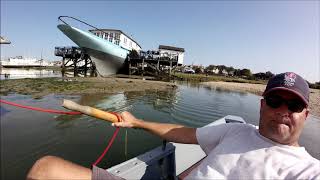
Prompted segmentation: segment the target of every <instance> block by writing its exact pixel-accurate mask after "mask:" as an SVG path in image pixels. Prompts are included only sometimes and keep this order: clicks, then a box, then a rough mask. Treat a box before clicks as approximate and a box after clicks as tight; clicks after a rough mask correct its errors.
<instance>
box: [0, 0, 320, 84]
mask: <svg viewBox="0 0 320 180" xmlns="http://www.w3.org/2000/svg"><path fill="white" fill-rule="evenodd" d="M61 15H67V16H73V17H76V18H79V19H81V20H84V21H86V22H88V23H89V24H92V25H94V26H96V27H99V28H114V29H120V30H122V31H124V32H125V33H126V34H128V35H131V36H132V37H133V38H134V39H135V40H136V41H137V42H138V43H139V44H140V45H141V46H142V48H143V49H144V50H149V49H157V48H158V46H159V44H162V45H171V46H177V47H182V48H185V50H186V53H185V60H184V62H185V64H192V63H193V64H197V65H199V64H202V65H205V66H207V65H209V64H213V65H226V66H233V67H234V68H239V69H242V68H249V69H251V70H252V72H253V73H257V72H266V71H271V72H273V73H281V72H285V71H294V72H296V73H298V74H300V75H302V76H303V77H304V78H306V79H307V80H308V81H310V82H316V81H320V62H319V61H320V54H319V49H320V35H319V34H320V1H316V0H315V1H226V2H224V1H190V0H189V1H173V2H171V1H152V2H149V1H120V2H117V1H84V0H81V1H27V2H26V1H3V0H1V36H5V37H7V38H8V39H9V40H10V41H11V42H12V44H11V45H1V58H5V57H11V56H17V55H23V56H29V57H38V58H40V56H41V51H42V54H43V57H44V58H46V59H50V60H59V59H60V58H59V57H55V56H54V47H55V46H70V45H74V43H73V42H72V41H70V40H69V39H68V38H67V37H66V36H65V35H64V34H63V33H62V32H60V31H59V30H58V29H57V27H56V26H57V25H58V23H59V22H58V16H61ZM69 22H70V23H71V24H72V25H76V27H79V26H78V24H77V23H74V24H73V22H72V21H69ZM83 28H84V27H83Z"/></svg>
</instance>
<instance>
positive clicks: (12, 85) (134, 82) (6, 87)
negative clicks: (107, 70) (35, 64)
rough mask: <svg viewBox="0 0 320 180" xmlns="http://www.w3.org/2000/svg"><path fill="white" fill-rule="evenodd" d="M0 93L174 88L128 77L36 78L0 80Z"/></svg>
mask: <svg viewBox="0 0 320 180" xmlns="http://www.w3.org/2000/svg"><path fill="white" fill-rule="evenodd" d="M0 84H1V88H0V95H7V94H8V93H18V94H26V95H32V97H33V98H41V97H43V96H45V95H48V94H52V93H54V94H93V93H118V92H129V91H145V90H159V91H166V90H172V89H175V88H176V87H177V86H176V85H174V84H173V83H168V82H161V81H149V80H141V79H128V78H99V77H98V78H96V77H95V78H64V79H63V78H37V79H12V80H2V81H0Z"/></svg>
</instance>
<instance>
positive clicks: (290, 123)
mask: <svg viewBox="0 0 320 180" xmlns="http://www.w3.org/2000/svg"><path fill="white" fill-rule="evenodd" d="M268 98H269V99H268ZM266 99H268V102H267V100H266ZM279 99H280V100H279ZM279 102H280V103H279ZM281 102H282V103H281ZM284 102H289V103H284ZM299 103H302V100H301V99H300V98H299V97H298V96H297V95H295V94H293V93H290V92H287V91H281V90H279V91H274V92H271V93H269V94H268V95H267V96H266V98H264V99H261V109H260V122H259V133H260V134H261V135H263V136H264V137H266V138H268V139H271V140H273V141H275V142H278V143H280V144H286V145H294V146H299V145H298V140H299V136H300V134H301V132H302V129H303V126H304V122H305V120H306V118H307V116H308V114H309V110H308V109H307V108H306V107H304V106H302V111H301V112H299V111H298V112H294V111H297V109H299V106H297V105H299ZM268 104H269V105H268ZM277 104H278V105H277ZM279 104H281V105H280V106H279ZM287 104H289V106H291V107H289V109H288V105H287ZM302 104H303V103H302ZM272 106H273V107H272ZM278 106H279V107H278ZM300 107H301V106H300ZM300 109H301V108H300Z"/></svg>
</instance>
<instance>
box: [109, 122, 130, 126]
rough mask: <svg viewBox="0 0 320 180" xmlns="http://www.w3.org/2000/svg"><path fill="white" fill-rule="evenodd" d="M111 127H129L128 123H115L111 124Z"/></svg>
mask: <svg viewBox="0 0 320 180" xmlns="http://www.w3.org/2000/svg"><path fill="white" fill-rule="evenodd" d="M111 125H112V126H115V127H131V126H130V125H129V124H128V123H125V122H116V123H112V124H111Z"/></svg>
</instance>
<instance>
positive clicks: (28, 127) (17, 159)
mask: <svg viewBox="0 0 320 180" xmlns="http://www.w3.org/2000/svg"><path fill="white" fill-rule="evenodd" d="M178 85H179V88H178V89H177V90H175V91H171V92H155V91H152V92H129V93H119V94H112V95H110V94H109V95H106V94H96V95H89V96H88V95H82V96H63V95H49V96H46V97H44V98H42V99H37V100H35V99H32V98H30V96H24V95H16V94H12V95H9V96H3V97H1V98H2V99H4V100H8V101H13V102H16V103H20V104H24V105H30V106H35V107H42V108H48V109H58V110H64V108H62V107H61V103H62V99H64V98H66V99H71V100H73V101H76V102H78V103H80V104H83V105H89V106H94V107H97V108H100V109H104V110H107V111H115V112H121V111H124V110H126V111H130V112H132V113H133V114H134V115H135V116H137V117H138V118H142V119H145V120H150V121H155V122H169V123H179V124H184V125H187V126H192V127H200V126H203V125H205V124H208V123H210V122H212V121H214V120H216V119H218V118H221V117H223V116H225V115H229V114H231V115H238V116H241V117H243V118H244V119H245V120H246V121H247V122H248V123H251V124H255V125H258V117H259V101H260V99H261V97H259V96H256V95H253V94H249V93H237V92H231V91H223V90H219V89H211V88H206V87H202V86H201V85H199V84H187V83H182V82H178ZM114 130H115V128H114V127H112V126H111V124H110V123H108V122H105V121H101V120H98V119H95V118H92V117H88V116H85V115H57V114H48V113H43V112H36V111H30V110H27V109H21V108H16V107H12V106H8V105H5V104H1V179H24V178H25V176H26V173H27V171H28V170H29V169H30V167H31V166H32V164H33V163H34V162H35V161H36V160H37V159H38V158H40V157H42V156H44V155H55V156H59V157H62V158H64V159H67V160H70V161H72V162H75V163H78V164H81V165H83V166H86V167H90V166H91V164H92V163H93V162H94V161H95V160H96V159H97V158H98V156H99V155H100V154H101V153H102V151H103V150H104V148H105V147H106V145H107V143H108V141H109V138H110V137H111V136H112V133H113V132H114ZM126 133H127V143H126V140H125V134H126ZM161 143H162V140H161V139H159V138H158V137H155V136H153V135H151V134H149V133H147V132H145V131H142V130H137V129H127V130H126V129H121V130H120V133H119V134H118V136H117V139H116V140H115V142H114V144H113V146H112V148H111V149H110V150H109V152H108V153H107V155H106V156H105V158H104V160H103V161H102V162H101V163H100V164H99V166H100V167H103V168H108V167H110V166H113V165H115V164H118V163H120V162H123V161H125V160H126V159H130V158H132V157H134V156H136V155H139V154H141V153H144V152H146V151H147V150H150V149H152V148H154V147H156V146H159V145H161Z"/></svg>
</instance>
